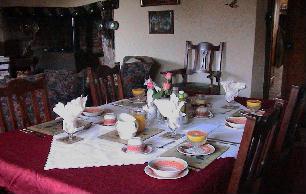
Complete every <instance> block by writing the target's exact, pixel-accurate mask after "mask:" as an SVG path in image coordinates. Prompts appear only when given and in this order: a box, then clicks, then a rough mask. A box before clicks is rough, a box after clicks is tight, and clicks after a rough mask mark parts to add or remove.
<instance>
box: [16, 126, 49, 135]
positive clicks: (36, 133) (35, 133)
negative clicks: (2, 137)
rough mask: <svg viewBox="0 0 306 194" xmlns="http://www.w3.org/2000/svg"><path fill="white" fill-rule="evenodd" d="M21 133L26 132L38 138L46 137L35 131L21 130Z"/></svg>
mask: <svg viewBox="0 0 306 194" xmlns="http://www.w3.org/2000/svg"><path fill="white" fill-rule="evenodd" d="M19 131H21V132H24V133H28V134H34V135H36V136H38V137H45V134H44V133H41V132H38V131H33V130H31V129H28V128H25V129H20V130H19Z"/></svg>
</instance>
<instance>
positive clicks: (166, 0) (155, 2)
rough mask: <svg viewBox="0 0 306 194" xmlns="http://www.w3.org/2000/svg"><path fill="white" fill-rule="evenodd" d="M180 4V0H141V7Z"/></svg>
mask: <svg viewBox="0 0 306 194" xmlns="http://www.w3.org/2000/svg"><path fill="white" fill-rule="evenodd" d="M178 4H180V0H140V6H141V7H147V6H159V5H178Z"/></svg>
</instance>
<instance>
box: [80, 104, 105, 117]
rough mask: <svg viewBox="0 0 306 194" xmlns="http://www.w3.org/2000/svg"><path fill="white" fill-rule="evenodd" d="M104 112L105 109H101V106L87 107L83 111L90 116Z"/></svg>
mask: <svg viewBox="0 0 306 194" xmlns="http://www.w3.org/2000/svg"><path fill="white" fill-rule="evenodd" d="M102 113H103V109H101V108H100V107H94V106H92V107H86V108H85V110H84V111H83V114H84V115H85V116H89V117H95V116H99V115H101V114H102Z"/></svg>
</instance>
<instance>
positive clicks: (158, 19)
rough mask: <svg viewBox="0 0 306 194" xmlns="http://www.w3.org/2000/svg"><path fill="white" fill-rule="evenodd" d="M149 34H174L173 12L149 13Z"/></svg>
mask: <svg viewBox="0 0 306 194" xmlns="http://www.w3.org/2000/svg"><path fill="white" fill-rule="evenodd" d="M149 33H150V34H174V12H173V10H167V11H149Z"/></svg>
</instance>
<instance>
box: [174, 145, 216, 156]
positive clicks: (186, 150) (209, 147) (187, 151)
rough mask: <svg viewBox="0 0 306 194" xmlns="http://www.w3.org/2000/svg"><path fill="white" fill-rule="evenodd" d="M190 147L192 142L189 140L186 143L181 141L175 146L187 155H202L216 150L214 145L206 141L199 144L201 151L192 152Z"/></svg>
mask: <svg viewBox="0 0 306 194" xmlns="http://www.w3.org/2000/svg"><path fill="white" fill-rule="evenodd" d="M191 148H192V144H191V143H189V142H186V143H182V144H180V145H179V146H177V148H176V149H177V151H178V152H180V153H181V154H185V155H187V156H203V155H204V156H206V155H209V154H212V153H214V152H215V151H216V149H215V147H214V146H213V145H211V144H208V143H207V144H204V145H201V146H200V148H201V149H202V151H203V152H201V153H197V152H193V150H192V149H191Z"/></svg>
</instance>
